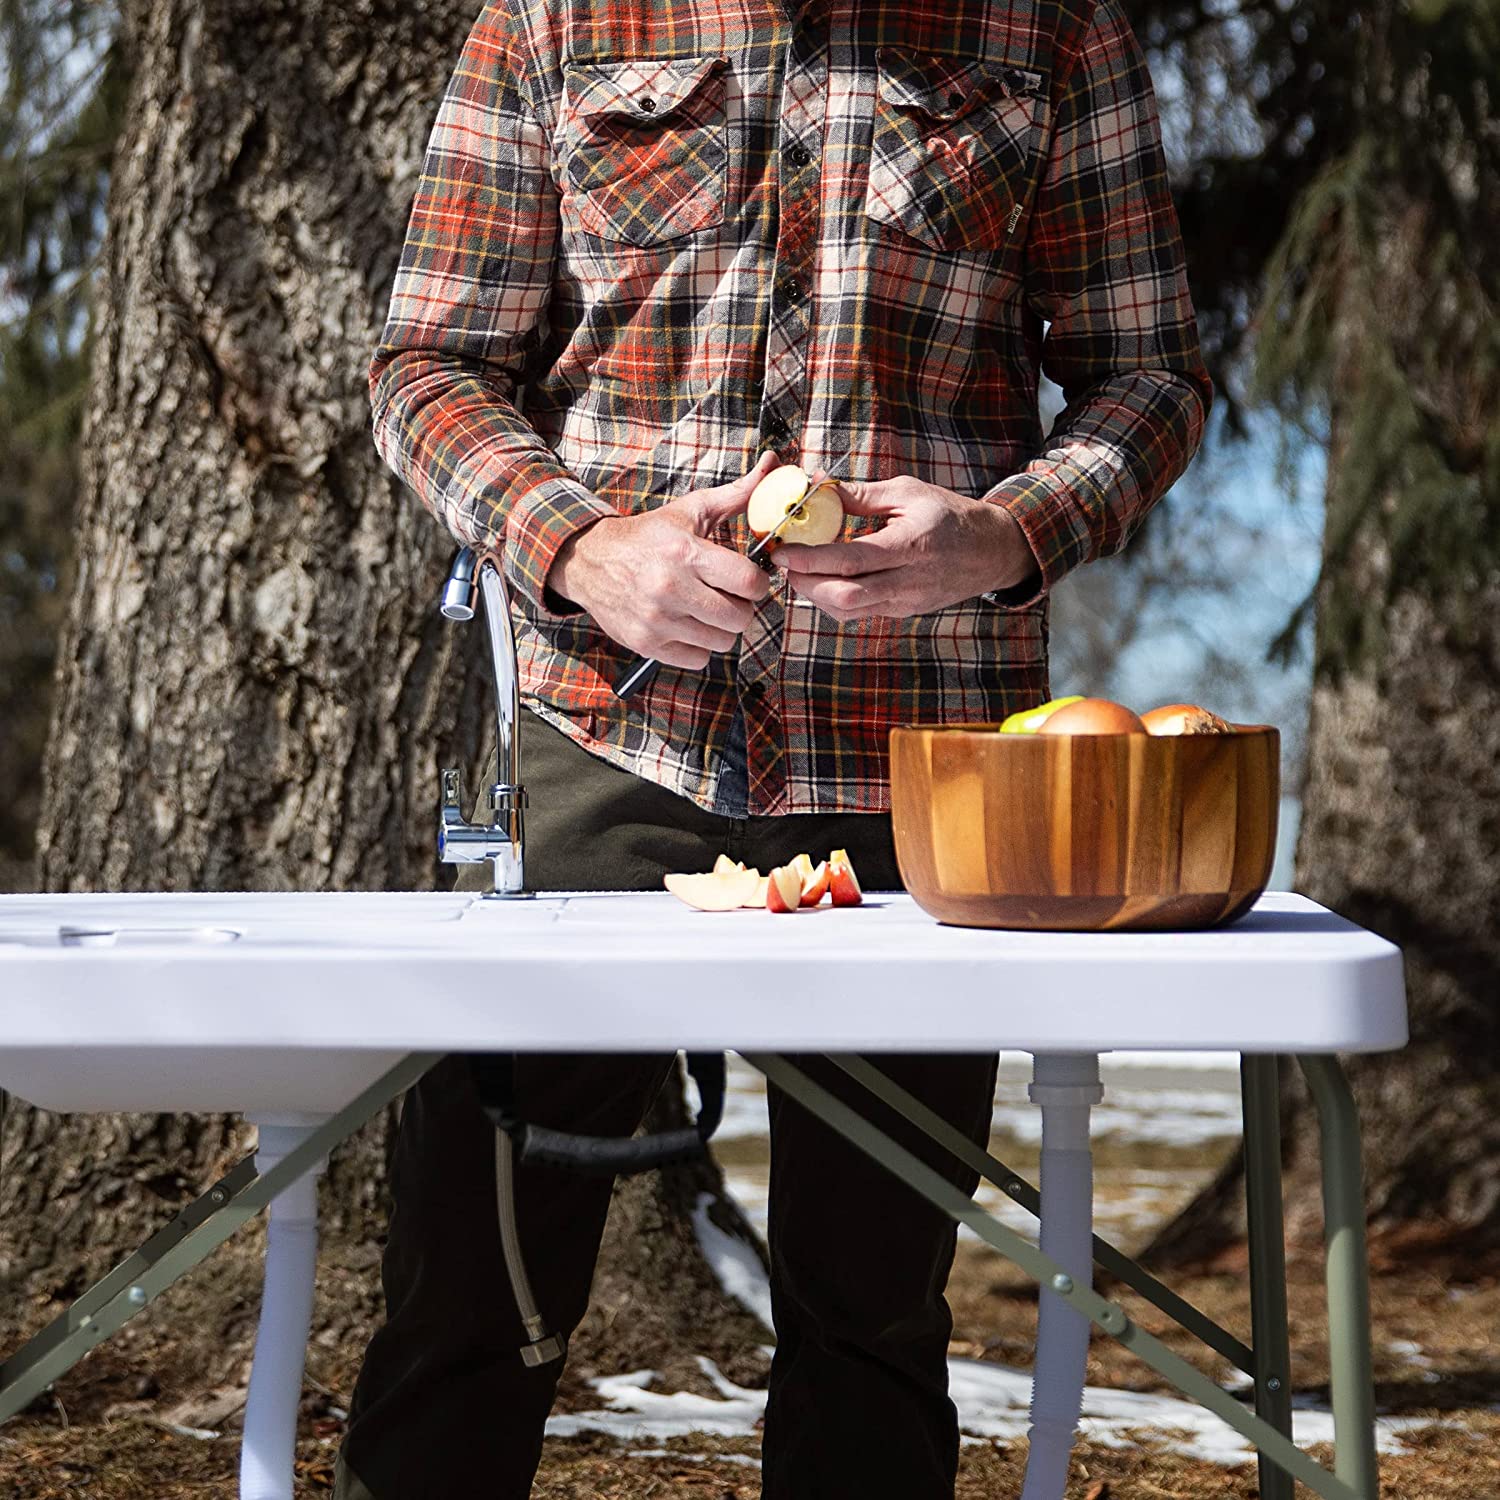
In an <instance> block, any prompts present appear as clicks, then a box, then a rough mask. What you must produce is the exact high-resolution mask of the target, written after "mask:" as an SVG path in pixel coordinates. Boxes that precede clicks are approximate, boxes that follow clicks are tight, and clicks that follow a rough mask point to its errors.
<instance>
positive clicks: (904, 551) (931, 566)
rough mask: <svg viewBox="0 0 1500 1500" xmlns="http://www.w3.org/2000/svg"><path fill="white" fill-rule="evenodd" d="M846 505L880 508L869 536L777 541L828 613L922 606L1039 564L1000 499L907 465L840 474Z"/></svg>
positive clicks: (805, 588)
mask: <svg viewBox="0 0 1500 1500" xmlns="http://www.w3.org/2000/svg"><path fill="white" fill-rule="evenodd" d="M839 493H840V495H841V496H842V497H843V501H844V509H845V510H846V511H847V512H848V513H849V514H850V515H854V516H880V517H882V518H883V519H884V520H885V526H884V527H883V528H882V529H881V530H880V531H877V532H875V533H873V534H872V535H870V536H863V537H856V538H854V539H853V540H852V541H847V542H829V543H828V544H827V545H826V546H822V547H803V546H799V545H797V544H796V543H794V542H788V543H786V545H785V546H781V547H777V548H776V551H775V554H774V555H775V558H776V561H777V563H779V564H780V565H781V566H782V567H783V568H785V569H786V573H787V579H788V581H789V582H790V583H791V586H792V588H793V590H794V591H795V592H796V593H797V594H799V595H800V596H801V597H802V598H804V599H808V600H811V602H812V603H814V604H816V605H817V606H818V608H819V609H821V610H822V611H823V613H824V614H826V615H831V616H832V617H833V618H834V619H835V620H858V619H863V618H864V617H866V616H868V615H890V616H893V617H894V618H896V619H905V618H906V617H907V616H908V615H924V614H928V613H929V612H931V611H932V610H936V609H942V608H944V607H945V606H946V605H949V604H956V603H958V601H959V600H961V599H972V598H974V597H975V596H976V595H978V594H984V593H988V592H989V591H990V590H991V589H1006V588H1012V587H1014V586H1015V585H1016V584H1018V583H1021V582H1023V581H1024V580H1026V579H1027V578H1029V577H1031V576H1032V575H1034V574H1035V573H1036V572H1037V562H1036V558H1035V556H1033V554H1032V551H1031V547H1030V545H1029V544H1028V542H1027V540H1026V536H1025V533H1024V532H1023V531H1022V530H1021V527H1020V523H1019V522H1017V521H1016V519H1015V517H1014V516H1012V515H1011V514H1010V513H1009V512H1008V511H1007V510H1005V509H1004V507H1003V506H1000V505H998V504H995V503H994V502H993V501H989V500H971V499H969V498H968V497H967V496H965V495H960V494H957V493H955V492H954V491H953V490H945V489H944V488H943V487H942V486H941V485H936V484H926V483H924V482H923V481H922V480H920V479H917V478H914V477H913V476H912V475H910V474H900V475H898V476H897V477H896V478H894V479H882V480H877V481H875V482H873V483H869V484H856V483H851V482H849V481H847V480H845V481H841V482H840V483H839Z"/></svg>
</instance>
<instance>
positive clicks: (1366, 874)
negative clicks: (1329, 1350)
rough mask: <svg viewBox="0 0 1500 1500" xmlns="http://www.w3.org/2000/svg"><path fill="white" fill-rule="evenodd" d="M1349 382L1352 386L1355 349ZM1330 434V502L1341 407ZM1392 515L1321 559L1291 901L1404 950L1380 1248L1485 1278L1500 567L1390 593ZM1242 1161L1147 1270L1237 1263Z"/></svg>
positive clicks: (1377, 1114) (1306, 1215) (1494, 1035)
mask: <svg viewBox="0 0 1500 1500" xmlns="http://www.w3.org/2000/svg"><path fill="white" fill-rule="evenodd" d="M1343 369H1344V372H1345V382H1346V385H1345V388H1346V389H1348V390H1350V391H1351V392H1352V391H1353V390H1354V389H1355V388H1356V384H1357V381H1358V372H1357V359H1356V358H1355V357H1354V345H1353V343H1351V348H1350V351H1349V355H1348V357H1346V358H1345V359H1344V361H1343ZM1333 431H1334V437H1333V441H1332V443H1331V446H1330V463H1329V489H1330V497H1331V500H1332V497H1334V496H1335V495H1336V494H1337V489H1336V486H1337V483H1338V465H1339V463H1340V462H1341V461H1342V459H1343V456H1344V447H1343V445H1344V440H1345V439H1344V434H1345V432H1346V424H1345V422H1344V421H1343V420H1342V419H1341V417H1340V415H1339V413H1338V411H1337V410H1336V411H1335V414H1334V424H1333ZM1393 509H1394V507H1393V506H1391V505H1384V506H1376V507H1375V508H1374V509H1373V510H1372V511H1371V513H1370V514H1369V515H1368V517H1367V518H1366V519H1365V521H1364V522H1363V523H1362V525H1361V526H1360V528H1359V530H1358V531H1357V533H1356V535H1355V538H1354V541H1353V544H1352V545H1351V546H1350V547H1349V548H1348V549H1347V551H1345V552H1343V553H1342V555H1341V556H1340V557H1338V558H1337V559H1335V558H1334V557H1332V556H1331V555H1326V552H1327V549H1326V548H1325V565H1324V572H1323V578H1322V582H1321V584H1320V589H1319V600H1318V622H1317V630H1316V647H1315V650H1316V656H1315V669H1314V681H1313V696H1312V706H1311V716H1310V725H1309V742H1308V767H1307V778H1306V785H1305V788H1304V792H1303V799H1302V821H1301V826H1300V830H1299V835H1298V842H1297V865H1296V888H1297V889H1298V890H1299V891H1301V892H1303V893H1304V894H1306V895H1308V896H1311V897H1312V898H1313V899H1314V900H1316V901H1320V902H1322V903H1323V904H1324V905H1326V906H1328V907H1331V908H1332V909H1333V910H1335V911H1337V912H1339V913H1341V914H1342V915H1344V916H1346V917H1348V918H1350V919H1351V920H1352V921H1355V922H1358V923H1360V924H1361V925H1362V926H1364V927H1367V928H1369V929H1371V930H1372V931H1374V932H1377V933H1379V934H1380V935H1381V936H1383V937H1385V938H1388V939H1389V940H1390V941H1391V942H1393V943H1395V944H1397V945H1398V946H1399V947H1400V948H1401V949H1402V950H1403V953H1404V955H1405V969H1406V983H1407V997H1408V1006H1409V1011H1410V1026H1411V1041H1410V1044H1409V1045H1408V1046H1407V1047H1406V1048H1404V1049H1403V1050H1401V1051H1399V1052H1392V1053H1381V1054H1373V1055H1360V1056H1349V1057H1346V1058H1345V1059H1344V1066H1345V1068H1346V1070H1347V1072H1348V1073H1349V1077H1350V1081H1351V1083H1352V1085H1353V1088H1354V1093H1355V1098H1356V1100H1357V1102H1358V1105H1359V1112H1360V1119H1361V1124H1362V1129H1363V1135H1364V1161H1365V1192H1366V1203H1367V1207H1368V1210H1369V1227H1370V1233H1371V1248H1372V1254H1373V1255H1374V1256H1375V1258H1376V1260H1377V1262H1379V1261H1380V1260H1381V1259H1383V1258H1400V1259H1403V1260H1413V1259H1421V1260H1424V1261H1426V1262H1427V1263H1429V1264H1431V1265H1433V1266H1434V1268H1439V1267H1440V1266H1441V1265H1442V1264H1444V1263H1446V1262H1448V1261H1450V1260H1452V1261H1453V1262H1454V1263H1455V1264H1462V1265H1463V1266H1464V1267H1465V1268H1466V1271H1467V1272H1468V1274H1474V1273H1476V1272H1477V1271H1478V1270H1479V1269H1481V1267H1482V1266H1483V1265H1485V1264H1500V1110H1497V1108H1496V1103H1497V1100H1500V1006H1497V1004H1496V997H1497V995H1500V923H1497V921H1496V914H1497V913H1500V572H1495V573H1492V574H1491V576H1490V578H1489V581H1488V582H1487V583H1486V584H1485V585H1483V586H1481V587H1480V588H1479V589H1478V590H1476V591H1472V592H1471V591H1468V590H1463V591H1459V590H1452V591H1447V592H1445V591H1444V590H1443V589H1442V588H1441V586H1439V587H1437V588H1434V589H1423V590H1416V589H1404V590H1398V591H1396V592H1395V593H1394V595H1393V593H1392V590H1391V589H1390V587H1389V580H1390V570H1391V547H1392V543H1391V541H1390V539H1389V531H1390V527H1391V515H1392V512H1393ZM1333 514H1334V512H1333V506H1332V504H1330V516H1331V517H1332V515H1333ZM1330 529H1332V521H1331V523H1330ZM1351 642H1354V643H1357V646H1356V647H1355V648H1354V649H1351V644H1350V643H1351ZM1293 1072H1295V1070H1293V1069H1283V1093H1282V1130H1283V1138H1284V1139H1283V1164H1284V1167H1285V1170H1286V1179H1285V1185H1286V1194H1287V1229H1288V1235H1289V1237H1290V1238H1292V1239H1293V1241H1294V1242H1296V1241H1300V1242H1304V1243H1306V1242H1310V1241H1311V1240H1313V1239H1314V1238H1315V1237H1316V1236H1318V1235H1320V1234H1321V1229H1322V1208H1321V1197H1320V1186H1319V1179H1318V1175H1317V1134H1316V1126H1315V1121H1314V1119H1313V1117H1312V1112H1311V1110H1312V1106H1311V1103H1310V1101H1309V1099H1308V1096H1307V1093H1306V1089H1305V1086H1304V1085H1303V1084H1302V1082H1301V1080H1300V1077H1299V1078H1297V1080H1296V1082H1295V1083H1294V1084H1292V1085H1291V1086H1288V1082H1289V1078H1290V1075H1291V1074H1292V1073H1293ZM1242 1167H1243V1163H1242V1161H1241V1159H1240V1157H1239V1156H1238V1154H1237V1155H1236V1156H1235V1158H1234V1159H1233V1160H1232V1161H1230V1162H1229V1163H1227V1164H1226V1166H1225V1168H1224V1169H1223V1171H1222V1172H1221V1173H1220V1175H1219V1177H1218V1178H1217V1179H1216V1180H1215V1182H1214V1183H1212V1184H1211V1185H1210V1186H1209V1187H1208V1188H1206V1189H1205V1190H1204V1192H1203V1193H1201V1194H1200V1195H1199V1196H1198V1198H1197V1199H1196V1200H1195V1201H1194V1202H1192V1203H1191V1204H1189V1205H1188V1206H1187V1207H1186V1208H1185V1209H1184V1210H1183V1212H1182V1213H1181V1214H1180V1215H1179V1216H1178V1217H1177V1218H1176V1219H1175V1220H1174V1221H1173V1222H1172V1223H1170V1224H1168V1225H1167V1226H1165V1227H1164V1228H1163V1230H1162V1231H1161V1232H1160V1233H1159V1234H1158V1235H1157V1237H1156V1238H1155V1240H1154V1241H1153V1244H1152V1245H1151V1246H1150V1248H1149V1249H1148V1251H1147V1255H1148V1257H1150V1258H1151V1259H1153V1260H1155V1261H1156V1262H1157V1263H1173V1262H1175V1263H1185V1262H1202V1261H1206V1260H1210V1259H1215V1258H1218V1259H1223V1258H1224V1257H1226V1256H1228V1257H1230V1258H1238V1257H1239V1256H1240V1255H1241V1254H1242V1253H1243V1247H1242V1246H1241V1245H1240V1244H1239V1241H1240V1240H1241V1238H1242V1236H1243V1233H1244V1209H1243V1173H1242Z"/></svg>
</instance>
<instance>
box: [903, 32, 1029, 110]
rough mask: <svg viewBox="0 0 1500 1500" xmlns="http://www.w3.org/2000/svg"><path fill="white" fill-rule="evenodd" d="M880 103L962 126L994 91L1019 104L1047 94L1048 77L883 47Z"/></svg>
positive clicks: (987, 63) (984, 62) (998, 65)
mask: <svg viewBox="0 0 1500 1500" xmlns="http://www.w3.org/2000/svg"><path fill="white" fill-rule="evenodd" d="M875 62H876V66H877V67H878V68H879V71H880V97H881V98H882V99H884V100H885V101H886V102H887V103H889V104H895V105H898V106H900V107H901V108H903V109H918V110H921V111H922V113H923V114H927V115H933V116H934V117H936V118H937V119H940V120H956V119H957V118H958V117H959V116H960V115H963V114H966V113H967V112H968V111H969V110H970V109H971V108H972V107H973V105H974V103H975V102H976V101H977V100H978V99H980V98H981V97H983V96H984V95H986V94H988V93H991V92H992V91H993V92H995V93H998V94H999V95H1001V96H1002V97H1003V98H1006V99H1013V98H1016V97H1018V96H1019V95H1022V94H1035V93H1039V92H1040V91H1041V86H1042V75H1041V74H1040V73H1034V72H1032V71H1030V70H1029V69H1027V68H1016V67H1012V66H1011V65H1010V64H1009V63H1004V62H990V61H987V60H985V59H978V60H968V59H964V58H959V57H939V56H935V55H933V54H930V53H920V52H908V51H907V50H905V49H904V48H901V47H877V48H876V49H875Z"/></svg>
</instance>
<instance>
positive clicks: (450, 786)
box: [442, 767, 464, 817]
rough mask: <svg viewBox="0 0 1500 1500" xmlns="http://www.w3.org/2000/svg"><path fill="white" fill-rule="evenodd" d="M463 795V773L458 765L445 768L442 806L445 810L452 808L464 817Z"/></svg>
mask: <svg viewBox="0 0 1500 1500" xmlns="http://www.w3.org/2000/svg"><path fill="white" fill-rule="evenodd" d="M463 796H464V783H463V773H462V772H461V771H460V770H458V768H457V767H449V768H445V769H444V771H443V773H442V806H443V808H444V810H445V811H446V810H449V809H451V810H453V811H454V812H456V813H457V814H458V815H459V816H460V817H462V816H463V811H464V805H463Z"/></svg>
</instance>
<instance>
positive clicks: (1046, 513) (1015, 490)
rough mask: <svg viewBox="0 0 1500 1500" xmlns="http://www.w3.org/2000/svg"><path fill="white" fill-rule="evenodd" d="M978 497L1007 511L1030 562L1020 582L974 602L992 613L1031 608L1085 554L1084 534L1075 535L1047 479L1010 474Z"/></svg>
mask: <svg viewBox="0 0 1500 1500" xmlns="http://www.w3.org/2000/svg"><path fill="white" fill-rule="evenodd" d="M979 498H980V499H981V500H987V501H989V502H990V503H991V504H993V505H1003V506H1004V507H1005V509H1006V510H1007V511H1009V513H1010V514H1011V516H1012V517H1013V518H1014V519H1015V522H1016V524H1017V525H1018V526H1019V527H1020V528H1021V534H1022V536H1024V537H1025V538H1026V545H1027V546H1028V547H1030V549H1031V555H1032V558H1033V559H1034V561H1035V567H1034V568H1033V569H1032V571H1031V572H1030V573H1029V574H1028V575H1027V576H1026V577H1025V578H1023V579H1022V580H1021V582H1020V583H1017V584H1013V585H1012V586H1011V587H1009V588H1004V589H991V590H990V591H989V593H987V594H982V595H981V596H980V597H981V598H982V599H984V600H985V601H986V602H988V603H990V604H993V605H994V606H995V608H996V609H1002V610H1027V609H1035V608H1036V607H1037V605H1039V604H1040V603H1041V602H1042V600H1043V599H1044V598H1045V597H1046V596H1047V595H1048V594H1049V593H1051V592H1052V590H1053V589H1054V588H1055V587H1056V586H1057V585H1058V584H1059V583H1060V582H1061V581H1062V580H1063V579H1064V578H1065V577H1066V576H1067V575H1068V573H1070V572H1071V571H1072V570H1073V568H1075V567H1076V566H1077V565H1078V564H1079V563H1080V562H1082V561H1083V559H1084V558H1085V557H1086V556H1087V555H1088V537H1087V535H1086V534H1084V535H1078V534H1077V533H1075V531H1074V528H1073V526H1072V523H1071V521H1070V518H1069V516H1068V513H1067V510H1066V508H1065V502H1064V501H1063V499H1062V498H1061V497H1060V496H1059V495H1058V493H1057V480H1056V479H1055V478H1054V477H1053V476H1051V475H1045V474H1027V473H1021V474H1011V475H1008V476H1007V477H1006V478H1005V479H1002V480H1001V481H1000V483H999V484H997V485H995V486H994V488H992V489H990V490H987V491H986V492H985V493H984V494H983V495H981V496H980V497H979Z"/></svg>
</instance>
